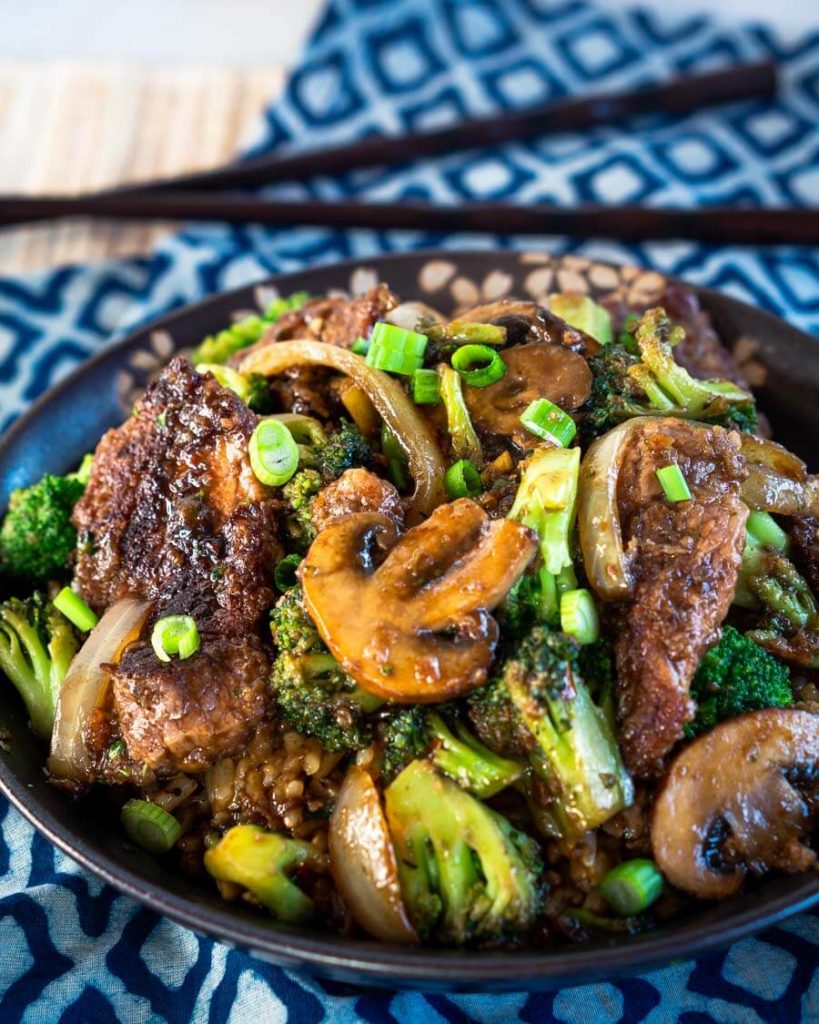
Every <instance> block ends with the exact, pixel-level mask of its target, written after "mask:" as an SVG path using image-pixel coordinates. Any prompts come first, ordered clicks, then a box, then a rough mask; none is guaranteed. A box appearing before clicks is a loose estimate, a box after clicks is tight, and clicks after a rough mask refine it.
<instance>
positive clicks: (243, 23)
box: [0, 0, 819, 67]
mask: <svg viewBox="0 0 819 1024" xmlns="http://www.w3.org/2000/svg"><path fill="white" fill-rule="evenodd" d="M603 2H608V3H609V4H610V5H611V6H626V0H603ZM642 2H643V3H646V4H650V3H651V0H642ZM655 2H658V3H660V4H661V6H662V9H663V11H666V12H668V13H674V12H680V13H685V12H692V11H706V12H708V13H711V14H717V15H718V16H719V17H720V18H722V19H723V20H725V21H738V20H759V21H765V22H768V23H769V24H771V23H773V24H775V25H776V26H777V27H778V28H780V29H782V30H783V31H794V30H799V29H809V28H817V27H819V7H817V3H816V0H777V2H776V3H773V2H772V0H717V2H706V0H655ZM321 6H322V0H0V58H6V59H7V58H21V59H28V58H44V59H47V58H50V57H78V58H81V57H94V58H104V59H111V60H115V61H119V60H127V61H139V62H147V63H160V64H164V65H173V64H184V65H201V64H210V63H218V64H220V65H237V64H242V63H245V64H248V65H249V66H254V67H264V66H269V65H274V66H276V67H282V66H287V65H289V64H291V63H293V61H294V60H295V59H296V57H297V56H298V53H299V49H300V47H301V44H302V42H303V40H304V38H305V36H306V35H307V33H308V31H309V29H310V26H311V24H312V21H313V19H314V18H315V17H316V14H317V12H318V11H319V10H320V9H321Z"/></svg>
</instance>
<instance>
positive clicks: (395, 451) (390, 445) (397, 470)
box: [381, 423, 408, 491]
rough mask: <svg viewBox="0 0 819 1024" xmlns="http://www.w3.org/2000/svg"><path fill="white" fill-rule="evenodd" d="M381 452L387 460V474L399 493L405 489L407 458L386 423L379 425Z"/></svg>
mask: <svg viewBox="0 0 819 1024" xmlns="http://www.w3.org/2000/svg"><path fill="white" fill-rule="evenodd" d="M381 452H382V454H383V455H384V458H385V459H386V460H387V473H388V475H389V478H390V480H392V482H393V483H394V484H395V486H396V487H397V488H398V490H399V491H403V490H405V489H406V487H407V483H408V480H407V456H406V454H405V452H404V449H403V448H402V447H401V445H400V444H399V443H398V438H397V437H396V436H395V434H393V432H392V431H391V430H390V428H389V427H388V426H387V424H386V423H382V424H381Z"/></svg>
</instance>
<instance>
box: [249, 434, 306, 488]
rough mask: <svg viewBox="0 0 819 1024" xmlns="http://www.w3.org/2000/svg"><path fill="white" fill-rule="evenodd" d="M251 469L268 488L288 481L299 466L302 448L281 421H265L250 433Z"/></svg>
mask: <svg viewBox="0 0 819 1024" xmlns="http://www.w3.org/2000/svg"><path fill="white" fill-rule="evenodd" d="M248 455H249V456H250V468H251V469H252V470H253V472H254V473H255V475H256V478H257V479H258V480H260V481H261V482H262V483H263V484H267V486H268V487H281V486H282V484H286V483H287V481H288V480H289V479H290V477H291V476H293V474H294V473H295V472H296V470H297V469H298V468H299V447H298V445H297V444H296V441H295V439H294V438H293V435H292V434H291V433H290V431H289V430H288V429H287V427H286V426H285V425H284V423H282V422H281V420H274V419H269V420H262V421H261V423H259V424H257V426H256V429H255V430H254V431H253V433H252V434H251V436H250V444H249V445H248Z"/></svg>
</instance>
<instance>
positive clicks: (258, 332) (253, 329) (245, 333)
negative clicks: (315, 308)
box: [191, 292, 310, 365]
mask: <svg viewBox="0 0 819 1024" xmlns="http://www.w3.org/2000/svg"><path fill="white" fill-rule="evenodd" d="M309 298H310V296H309V295H308V294H307V293H306V292H294V293H293V294H292V295H291V296H289V298H286V299H274V301H273V302H271V303H270V305H269V306H268V307H267V309H266V310H265V311H264V313H263V314H262V315H261V316H258V315H254V316H247V317H245V318H244V319H243V320H239V321H238V322H237V323H235V324H231V326H230V327H226V328H225V330H223V331H219V333H218V334H212V335H209V336H208V337H207V338H205V339H204V340H203V341H202V343H201V344H200V345H199V347H198V348H197V349H195V350H194V352H193V353H192V355H191V362H192V363H193V364H194V365H196V364H197V363H226V362H227V361H228V360H229V359H230V357H231V356H232V355H234V354H235V353H236V352H239V351H240V350H241V349H243V348H247V347H248V345H252V344H253V343H254V342H257V341H258V340H259V338H261V336H262V335H263V334H264V332H265V331H266V330H267V328H268V327H269V326H270V325H271V324H274V323H276V321H277V320H279V319H280V318H281V317H282V316H284V314H285V313H289V312H290V311H291V310H294V309H301V307H302V306H303V305H304V304H305V302H307V300H308V299H309Z"/></svg>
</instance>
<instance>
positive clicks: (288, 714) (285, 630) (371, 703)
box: [271, 587, 381, 752]
mask: <svg viewBox="0 0 819 1024" xmlns="http://www.w3.org/2000/svg"><path fill="white" fill-rule="evenodd" d="M271 631H272V634H273V641H274V643H275V644H276V646H277V648H278V653H277V655H276V658H275V659H274V662H273V669H272V672H271V686H272V688H273V690H274V693H275V698H276V703H277V704H278V707H279V711H280V712H281V715H282V718H283V719H284V721H285V722H287V724H288V725H290V726H292V727H293V728H294V729H295V730H296V731H297V732H300V733H302V734H303V735H305V736H313V737H315V738H316V739H317V740H318V741H319V743H321V745H322V746H323V747H324V748H325V750H330V751H334V752H335V751H343V750H360V749H361V748H362V747H366V746H367V745H368V743H369V742H370V740H371V737H372V731H371V726H370V723H369V721H368V720H367V717H366V716H367V715H368V714H370V713H371V712H372V711H374V710H375V709H376V708H378V707H379V706H380V704H381V702H380V701H379V700H378V698H377V697H373V696H372V694H369V693H367V692H366V691H364V690H362V689H361V688H360V687H359V686H358V684H357V683H356V682H355V681H354V680H353V679H351V678H350V677H349V676H348V675H347V674H346V673H345V672H344V671H343V669H342V668H341V666H340V665H339V664H338V662H337V661H336V659H335V658H334V657H333V656H332V654H330V652H329V651H328V650H327V648H326V647H325V645H324V644H323V642H322V640H321V637H320V636H319V634H318V631H317V630H316V627H315V626H314V625H313V621H312V619H311V618H310V616H309V615H308V614H307V610H306V609H305V607H304V602H303V600H302V593H301V587H293V588H292V589H291V590H288V592H287V593H286V594H285V595H284V597H282V598H281V600H280V601H279V602H278V603H277V604H276V606H275V607H274V609H273V611H272V613H271Z"/></svg>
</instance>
